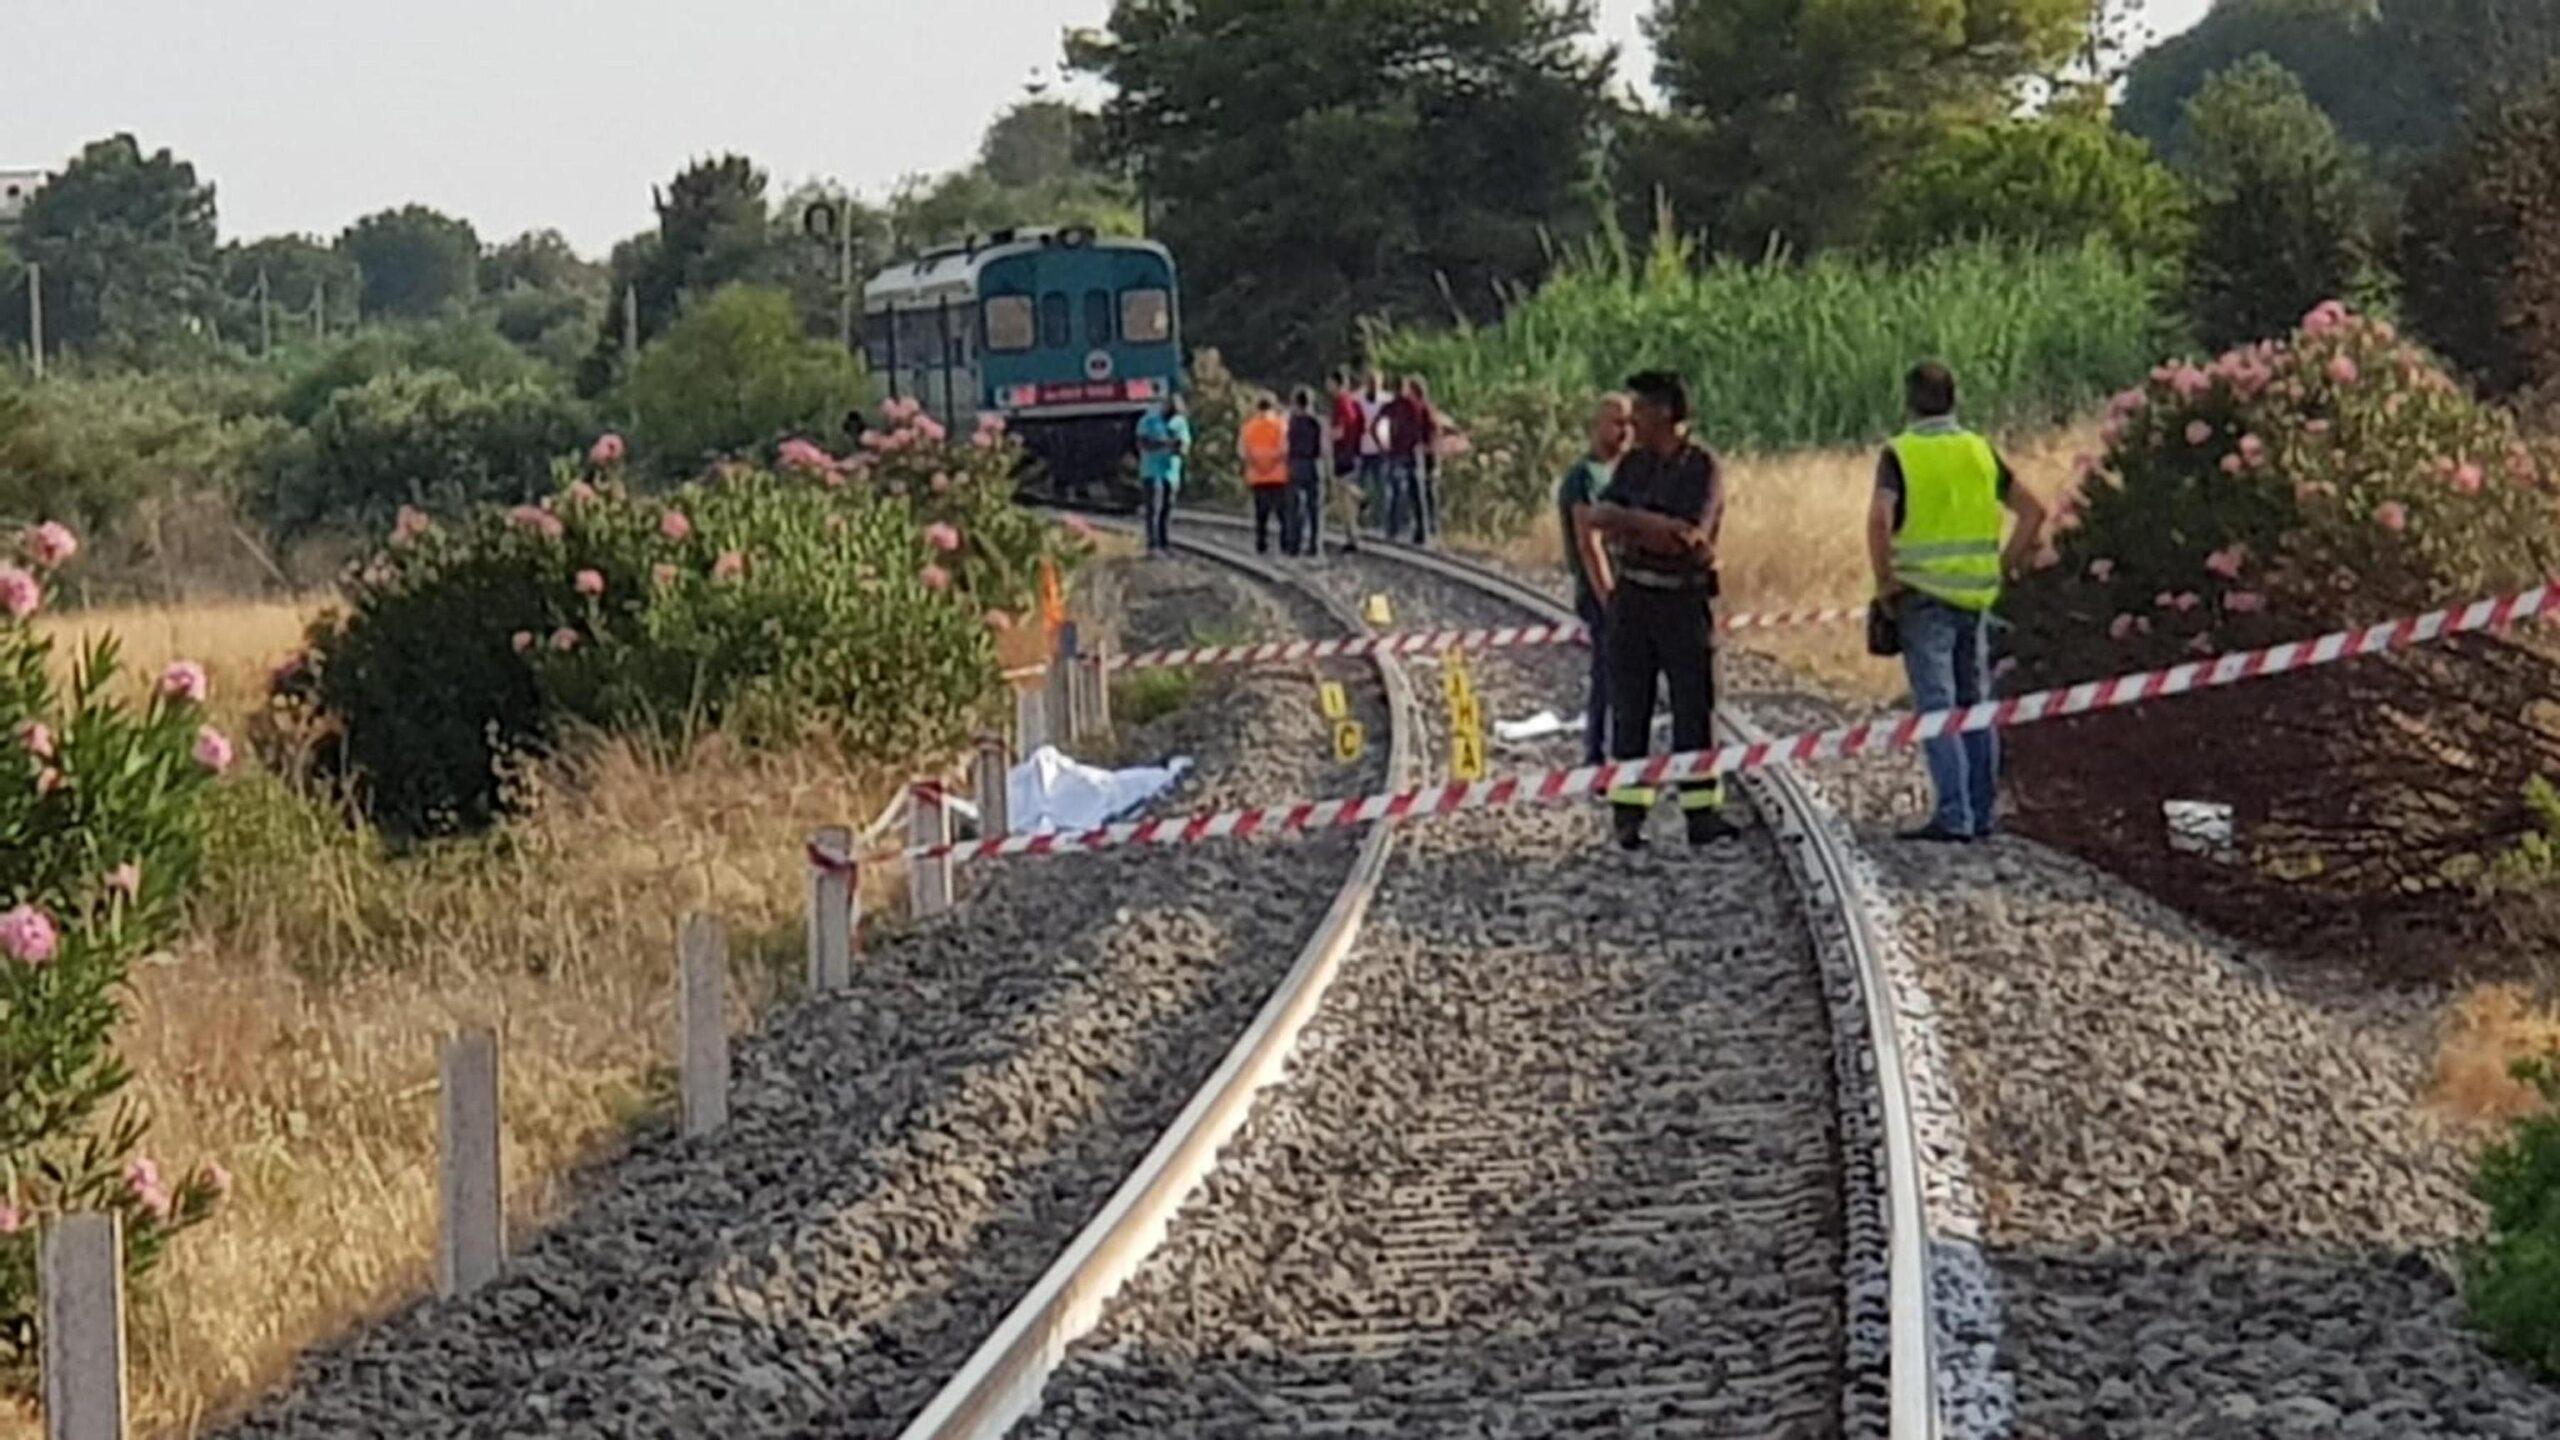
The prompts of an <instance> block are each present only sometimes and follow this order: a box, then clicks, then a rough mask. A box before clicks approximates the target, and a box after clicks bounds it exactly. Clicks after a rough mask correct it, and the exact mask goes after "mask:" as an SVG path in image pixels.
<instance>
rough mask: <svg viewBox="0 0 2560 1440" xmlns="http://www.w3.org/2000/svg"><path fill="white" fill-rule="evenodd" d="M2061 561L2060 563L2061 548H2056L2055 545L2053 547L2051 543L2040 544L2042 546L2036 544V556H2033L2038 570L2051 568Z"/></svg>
mask: <svg viewBox="0 0 2560 1440" xmlns="http://www.w3.org/2000/svg"><path fill="white" fill-rule="evenodd" d="M2061 563H2062V551H2061V550H2059V549H2057V548H2056V547H2054V546H2052V545H2042V546H2038V547H2037V549H2036V556H2035V567H2036V568H2037V569H2039V570H2050V569H2052V568H2053V567H2054V566H2056V565H2059V564H2061Z"/></svg>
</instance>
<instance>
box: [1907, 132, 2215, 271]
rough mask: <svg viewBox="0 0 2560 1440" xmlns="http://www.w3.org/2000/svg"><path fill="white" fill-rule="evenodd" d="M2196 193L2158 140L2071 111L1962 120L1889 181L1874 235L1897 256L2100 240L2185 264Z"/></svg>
mask: <svg viewBox="0 0 2560 1440" xmlns="http://www.w3.org/2000/svg"><path fill="white" fill-rule="evenodd" d="M2193 208H2194V199H2193V197H2192V196H2190V195H2189V194H2188V193H2187V188H2186V186H2185V185H2184V184H2183V183H2181V182H2180V181H2179V179H2178V177H2177V176H2175V175H2173V174H2171V173H2170V172H2169V168H2168V167H2167V166H2165V165H2163V164H2161V163H2160V161H2159V158H2158V157H2157V156H2155V155H2153V154H2152V153H2151V147H2150V146H2149V145H2147V144H2144V143H2143V142H2142V141H2140V140H2138V139H2135V138H2134V137H2133V136H2131V135H2127V134H2125V133H2124V132H2123V131H2121V130H2118V129H2116V128H2115V127H2114V126H2112V125H2109V124H2107V123H2106V122H2105V121H2103V120H2101V119H2095V118H2083V117H2079V116H2072V115H2063V116H2055V117H2049V118H2044V119H2037V120H2010V121H2004V122H2002V123H1999V124H1996V125H1980V126H1966V127H1962V128H1959V129H1956V130H1953V131H1950V132H1949V133H1947V134H1946V135H1944V136H1942V137H1940V138H1939V139H1938V140H1937V141H1936V142H1935V143H1933V144H1932V145H1931V146H1930V148H1929V149H1928V150H1926V151H1924V152H1922V154H1921V155H1919V156H1918V157H1917V158H1916V159H1915V160H1913V161H1912V163H1910V164H1908V165H1905V166H1903V167H1900V168H1899V169H1898V170H1897V171H1896V172H1895V174H1894V176H1893V178H1892V180H1891V181H1890V182H1889V183H1888V184H1887V185H1886V187H1885V193H1884V197H1883V200H1882V202H1881V204H1880V205H1879V207H1878V214H1877V217H1876V239H1877V242H1878V243H1879V244H1881V245H1882V246H1884V247H1885V248H1886V249H1887V250H1889V251H1892V252H1894V253H1896V254H1904V255H1914V254H1925V253H1926V252H1928V251H1930V250H1932V249H1935V248H1937V247H1939V246H1942V245H1946V244H1950V243H1953V242H1957V241H1963V240H2000V241H2006V242H2008V243H2011V244H2018V245H2028V246H2036V247H2041V248H2045V249H2069V248H2072V247H2076V246H2079V245H2081V244H2084V243H2086V242H2088V241H2090V240H2093V239H2095V240H2104V241H2106V242H2107V243H2108V244H2110V245H2113V246H2114V247H2116V249H2118V250H2120V251H2122V252H2123V253H2125V254H2127V255H2131V256H2134V257H2136V258H2138V259H2142V260H2149V261H2156V262H2160V263H2162V264H2166V265H2172V266H2175V265H2180V264H2183V263H2184V261H2185V259H2186V250H2187V246H2188V245H2189V244H2190V243H2192V242H2193V240H2194V238H2195V221H2194V218H2193V216H2192V214H2191V211H2192V210H2193Z"/></svg>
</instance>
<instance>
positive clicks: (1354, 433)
mask: <svg viewBox="0 0 2560 1440" xmlns="http://www.w3.org/2000/svg"><path fill="white" fill-rule="evenodd" d="M1368 433H1369V421H1368V412H1367V411H1366V410H1364V409H1362V408H1361V405H1360V394H1359V392H1358V391H1356V390H1354V389H1353V388H1352V387H1351V372H1350V371H1349V370H1348V369H1342V370H1336V371H1334V372H1333V434H1332V439H1333V483H1334V487H1335V494H1336V496H1337V497H1338V498H1337V500H1336V508H1337V509H1338V510H1340V511H1341V512H1342V513H1341V514H1340V516H1339V517H1338V518H1339V520H1340V522H1341V525H1342V548H1343V549H1345V550H1357V549H1359V548H1360V495H1359V478H1358V477H1359V471H1360V448H1361V438H1362V437H1363V436H1365V435H1367V434H1368Z"/></svg>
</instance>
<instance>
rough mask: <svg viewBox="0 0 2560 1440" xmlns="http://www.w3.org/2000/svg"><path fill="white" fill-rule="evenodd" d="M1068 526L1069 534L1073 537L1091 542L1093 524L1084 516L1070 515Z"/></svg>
mask: <svg viewBox="0 0 2560 1440" xmlns="http://www.w3.org/2000/svg"><path fill="white" fill-rule="evenodd" d="M1066 524H1067V533H1068V534H1070V535H1073V536H1075V537H1076V538H1078V539H1080V540H1090V539H1092V538H1093V524H1092V522H1091V521H1088V520H1086V519H1085V518H1084V517H1083V516H1081V515H1070V516H1068V517H1067V521H1066Z"/></svg>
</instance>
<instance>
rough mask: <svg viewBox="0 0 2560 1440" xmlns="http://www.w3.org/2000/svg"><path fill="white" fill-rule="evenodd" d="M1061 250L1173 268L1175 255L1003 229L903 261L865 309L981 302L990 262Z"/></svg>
mask: <svg viewBox="0 0 2560 1440" xmlns="http://www.w3.org/2000/svg"><path fill="white" fill-rule="evenodd" d="M1059 248H1071V249H1085V248H1090V249H1095V250H1137V251H1143V252H1145V253H1148V254H1151V255H1156V256H1159V257H1161V258H1162V259H1163V260H1164V262H1165V263H1166V264H1168V265H1170V264H1172V263H1173V252H1172V251H1170V250H1167V249H1166V248H1164V246H1162V245H1159V244H1157V243H1156V242H1155V241H1153V240H1133V239H1129V238H1126V237H1123V236H1114V235H1095V234H1093V233H1092V232H1091V231H1078V230H1052V229H1023V230H999V231H997V232H996V233H995V234H993V235H990V236H987V237H985V238H984V239H972V240H971V241H969V242H968V243H965V244H960V245H946V246H943V247H942V248H940V249H936V250H929V251H926V252H925V253H924V254H922V255H920V256H918V257H916V258H915V259H913V260H906V261H901V262H899V263H898V264H895V265H892V266H890V267H889V268H888V269H886V270H883V271H881V272H880V273H879V274H877V275H875V276H873V277H872V278H871V283H870V284H868V285H865V286H864V287H862V303H863V308H865V309H884V308H886V307H888V306H889V305H891V304H892V303H905V302H921V303H926V304H931V303H935V302H938V301H942V300H960V301H969V300H975V299H977V298H978V274H979V272H980V271H982V270H984V269H985V268H986V267H987V264H988V262H990V261H994V260H1001V259H1004V258H1005V257H1007V256H1012V255H1031V254H1037V253H1038V252H1040V251H1043V250H1051V249H1059Z"/></svg>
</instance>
